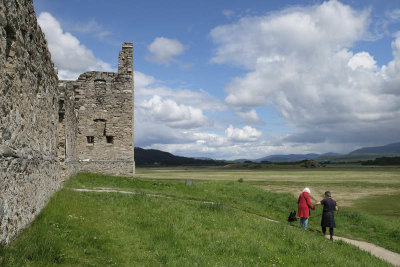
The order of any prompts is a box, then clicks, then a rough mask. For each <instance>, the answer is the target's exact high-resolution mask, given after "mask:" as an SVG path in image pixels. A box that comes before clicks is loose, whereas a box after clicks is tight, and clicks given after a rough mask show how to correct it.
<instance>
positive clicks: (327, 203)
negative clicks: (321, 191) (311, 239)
mask: <svg viewBox="0 0 400 267" xmlns="http://www.w3.org/2000/svg"><path fill="white" fill-rule="evenodd" d="M318 205H324V209H323V211H322V219H321V227H322V233H323V234H324V235H325V233H326V227H329V234H330V236H331V238H330V239H331V240H333V228H336V223H335V216H334V212H335V211H337V210H338V206H337V205H336V201H335V200H333V199H332V198H331V192H329V191H326V192H325V198H324V199H323V200H321V201H319V202H317V203H315V205H314V206H318Z"/></svg>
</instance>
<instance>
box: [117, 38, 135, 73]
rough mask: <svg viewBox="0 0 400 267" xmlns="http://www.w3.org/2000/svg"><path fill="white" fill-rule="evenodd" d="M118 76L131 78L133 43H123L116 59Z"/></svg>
mask: <svg viewBox="0 0 400 267" xmlns="http://www.w3.org/2000/svg"><path fill="white" fill-rule="evenodd" d="M118 74H122V75H132V76H133V43H123V44H122V50H121V52H119V57H118Z"/></svg>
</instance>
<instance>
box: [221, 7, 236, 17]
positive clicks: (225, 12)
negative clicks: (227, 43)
mask: <svg viewBox="0 0 400 267" xmlns="http://www.w3.org/2000/svg"><path fill="white" fill-rule="evenodd" d="M222 15H224V16H225V17H226V18H227V19H230V18H232V17H233V16H234V15H235V11H233V10H231V9H224V10H222Z"/></svg>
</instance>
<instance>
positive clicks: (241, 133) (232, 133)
mask: <svg viewBox="0 0 400 267" xmlns="http://www.w3.org/2000/svg"><path fill="white" fill-rule="evenodd" d="M225 133H226V136H227V137H228V139H229V140H230V141H234V142H254V141H257V140H258V139H259V138H260V137H261V135H262V133H261V132H260V131H258V130H257V129H255V128H252V127H250V126H244V127H243V129H240V128H234V127H233V126H232V125H230V126H229V127H228V128H227V129H226V130H225Z"/></svg>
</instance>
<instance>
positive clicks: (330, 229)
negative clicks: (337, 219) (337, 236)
mask: <svg viewBox="0 0 400 267" xmlns="http://www.w3.org/2000/svg"><path fill="white" fill-rule="evenodd" d="M329 234H330V235H331V240H333V228H332V227H329Z"/></svg>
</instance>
